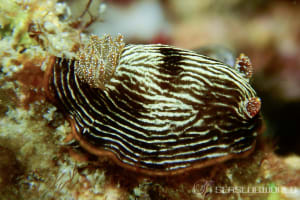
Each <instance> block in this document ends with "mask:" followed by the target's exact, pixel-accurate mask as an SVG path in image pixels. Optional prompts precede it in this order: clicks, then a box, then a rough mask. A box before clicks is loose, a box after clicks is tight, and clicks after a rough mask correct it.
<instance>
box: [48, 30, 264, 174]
mask: <svg viewBox="0 0 300 200" xmlns="http://www.w3.org/2000/svg"><path fill="white" fill-rule="evenodd" d="M251 74H252V68H251V64H250V61H249V59H248V58H247V57H246V56H245V55H241V56H240V57H239V58H238V59H237V62H236V65H235V66H232V67H231V66H228V65H226V64H224V63H221V62H219V61H217V60H214V59H211V58H208V57H206V56H202V55H199V54H196V53H194V52H192V51H188V50H183V49H179V48H175V47H171V46H167V45H160V44H150V45H130V44H128V45H125V44H124V43H123V41H122V37H121V36H118V37H117V38H116V39H115V40H113V39H112V38H111V37H110V36H104V38H101V39H100V38H98V37H97V36H92V37H91V39H90V42H89V43H88V44H87V45H84V46H83V47H82V48H81V50H80V51H79V53H78V56H77V57H76V58H74V59H70V60H68V59H63V58H59V57H57V58H54V59H53V65H52V67H51V69H50V78H49V79H48V80H49V83H48V87H49V89H50V90H49V91H51V92H52V93H53V94H54V95H55V98H56V99H57V102H58V105H59V106H60V107H61V108H62V109H63V111H64V112H65V113H66V114H67V115H68V117H69V118H70V120H71V122H72V127H73V134H74V136H75V138H76V139H77V140H78V141H79V143H80V145H81V146H82V147H83V148H84V149H86V150H87V151H89V152H90V153H92V154H95V155H97V156H104V155H105V156H109V157H111V158H112V159H113V160H114V161H115V162H116V163H118V164H119V165H121V166H124V167H126V168H129V169H132V170H135V171H138V172H142V173H146V174H151V175H171V174H178V173H181V172H184V171H186V170H190V169H195V168H201V167H205V166H208V165H212V164H215V163H218V162H221V161H225V160H228V159H231V158H236V157H243V156H246V155H248V154H249V153H250V152H251V151H252V150H253V148H254V146H255V141H256V136H257V134H258V130H259V127H260V124H261V117H260V114H259V110H260V104H261V103H260V99H259V98H258V97H257V96H256V93H255V91H254V90H253V88H252V87H251V86H250V84H249V78H250V77H251Z"/></svg>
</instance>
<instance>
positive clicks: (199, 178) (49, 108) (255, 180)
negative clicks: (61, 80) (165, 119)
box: [0, 0, 300, 200]
mask: <svg viewBox="0 0 300 200" xmlns="http://www.w3.org/2000/svg"><path fill="white" fill-rule="evenodd" d="M88 2H90V1H87V3H88ZM72 14H73V13H71V11H70V8H69V6H68V5H67V4H66V3H65V2H62V1H56V0H41V1H40V0H28V1H19V0H15V1H14V0H11V1H5V0H0V38H1V40H0V46H1V49H0V199H28V200H30V199H64V200H68V199H70V200H71V199H79V200H80V199H103V200H104V199H105V200H115V199H120V200H123V199H130V200H135V199H143V200H151V199H155V200H160V199H171V200H177V199H195V200H200V199H224V198H228V199H255V198H256V199H258V198H261V199H262V198H264V199H268V198H269V199H270V198H273V199H293V198H290V197H289V196H287V195H286V193H284V192H278V193H275V194H274V193H273V194H269V193H260V194H251V195H249V194H238V193H226V194H220V193H216V190H215V188H216V186H232V187H234V186H241V185H242V186H248V185H254V186H255V187H259V186H261V187H265V186H272V187H276V185H284V186H285V187H286V188H296V187H298V188H299V184H300V178H299V169H293V170H291V171H290V172H289V173H286V174H285V175H286V177H281V176H278V174H279V173H280V172H281V171H282V169H283V168H289V165H288V164H287V163H284V162H282V160H281V159H280V158H277V157H276V155H274V154H273V153H272V150H270V149H268V148H266V147H265V146H266V145H263V144H264V143H263V142H258V147H257V148H256V150H255V151H254V153H253V154H251V155H250V156H249V157H247V158H246V159H237V160H232V161H229V162H225V163H221V164H219V165H216V166H212V167H210V168H204V169H199V170H196V171H194V172H191V173H184V174H181V175H178V176H173V177H152V176H151V175H143V174H139V173H136V172H134V171H129V170H126V169H124V168H122V167H120V166H117V165H116V164H114V163H113V162H112V161H111V160H110V159H107V158H101V157H100V158H98V157H95V156H93V155H91V154H89V153H87V152H86V151H85V150H83V149H82V148H81V147H80V146H79V145H78V143H76V142H74V141H73V140H72V139H70V133H71V127H70V124H69V122H68V120H67V119H66V118H65V117H64V115H63V114H62V113H61V111H60V110H59V109H58V108H57V107H56V106H54V105H53V104H51V102H49V101H48V100H47V99H46V95H45V90H44V88H43V84H44V76H45V73H46V72H45V70H46V67H47V64H48V59H49V56H58V57H64V58H72V57H74V56H75V55H76V52H77V51H78V49H79V47H80V43H81V42H85V41H87V38H88V35H87V34H84V33H83V31H84V30H82V29H80V28H78V26H75V24H80V23H81V22H78V23H77V22H76V20H74V19H72ZM80 27H85V26H80ZM199 183H201V184H204V185H206V186H207V190H205V191H204V192H203V190H202V187H201V184H200V186H199ZM298 191H299V189H298Z"/></svg>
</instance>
